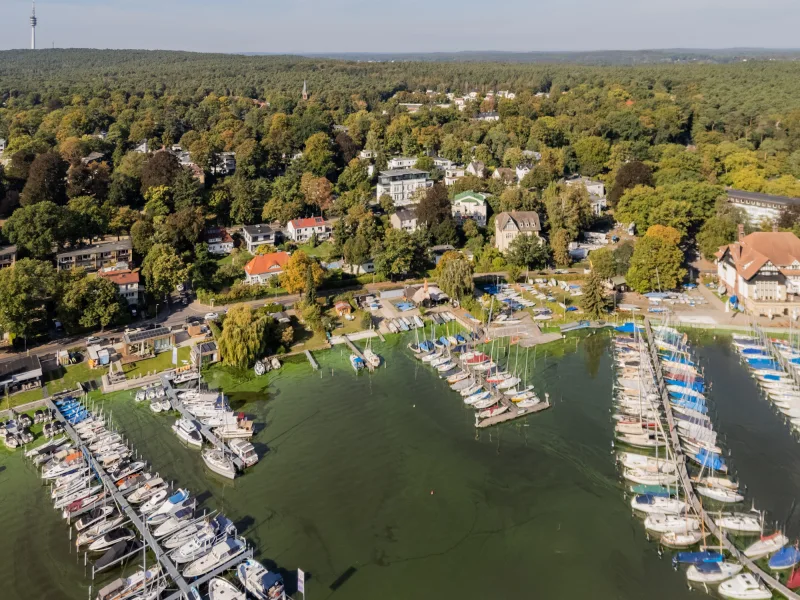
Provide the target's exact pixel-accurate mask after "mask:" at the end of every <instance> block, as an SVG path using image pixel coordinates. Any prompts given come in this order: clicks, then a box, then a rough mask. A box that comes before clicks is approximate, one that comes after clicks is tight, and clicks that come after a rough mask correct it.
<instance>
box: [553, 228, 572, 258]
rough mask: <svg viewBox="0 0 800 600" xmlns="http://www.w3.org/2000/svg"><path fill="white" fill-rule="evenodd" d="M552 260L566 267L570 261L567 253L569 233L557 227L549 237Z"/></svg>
mask: <svg viewBox="0 0 800 600" xmlns="http://www.w3.org/2000/svg"><path fill="white" fill-rule="evenodd" d="M551 244H552V246H553V260H554V261H555V262H556V264H557V265H558V266H559V267H568V266H569V265H570V264H571V263H572V257H571V256H570V255H569V233H568V232H567V230H566V229H558V230H557V231H556V232H555V233H554V234H553V235H552V238H551Z"/></svg>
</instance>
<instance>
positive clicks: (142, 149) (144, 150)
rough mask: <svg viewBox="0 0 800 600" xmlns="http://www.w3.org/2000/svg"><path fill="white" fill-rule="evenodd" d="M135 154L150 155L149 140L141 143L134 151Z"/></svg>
mask: <svg viewBox="0 0 800 600" xmlns="http://www.w3.org/2000/svg"><path fill="white" fill-rule="evenodd" d="M133 151H134V152H138V153H139V154H149V153H150V143H149V142H148V141H147V140H142V141H141V142H139V145H138V146H136V148H134V149H133Z"/></svg>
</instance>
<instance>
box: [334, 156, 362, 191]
mask: <svg viewBox="0 0 800 600" xmlns="http://www.w3.org/2000/svg"><path fill="white" fill-rule="evenodd" d="M364 184H367V185H368V184H369V174H368V173H367V166H366V164H365V163H364V162H363V161H361V160H359V159H357V158H354V159H353V160H351V161H350V162H349V163H347V166H346V167H345V168H344V170H343V171H342V174H341V175H339V179H338V180H337V182H336V185H338V186H339V189H340V190H341V191H348V190H354V189H356V188H358V187H359V186H362V185H364Z"/></svg>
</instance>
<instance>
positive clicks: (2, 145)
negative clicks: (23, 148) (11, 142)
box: [0, 138, 6, 156]
mask: <svg viewBox="0 0 800 600" xmlns="http://www.w3.org/2000/svg"><path fill="white" fill-rule="evenodd" d="M5 151H6V139H5V138H0V156H3V152H5Z"/></svg>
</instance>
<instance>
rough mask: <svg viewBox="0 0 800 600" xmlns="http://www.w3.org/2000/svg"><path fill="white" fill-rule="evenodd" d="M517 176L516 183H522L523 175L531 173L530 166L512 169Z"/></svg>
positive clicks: (518, 166)
mask: <svg viewBox="0 0 800 600" xmlns="http://www.w3.org/2000/svg"><path fill="white" fill-rule="evenodd" d="M514 170H515V171H516V174H517V181H519V182H520V183H522V180H523V179H525V175H527V174H528V173H530V172H531V166H530V165H517V168H516V169H514Z"/></svg>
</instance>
